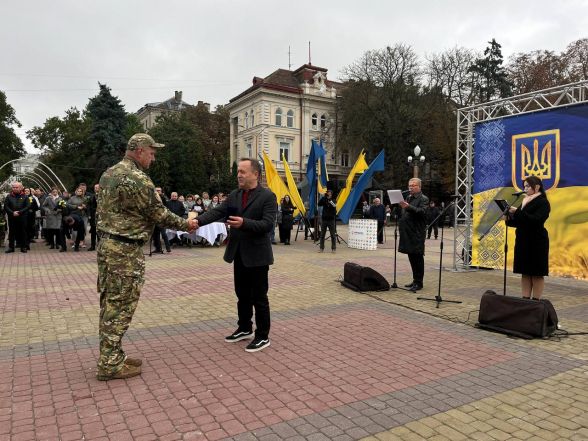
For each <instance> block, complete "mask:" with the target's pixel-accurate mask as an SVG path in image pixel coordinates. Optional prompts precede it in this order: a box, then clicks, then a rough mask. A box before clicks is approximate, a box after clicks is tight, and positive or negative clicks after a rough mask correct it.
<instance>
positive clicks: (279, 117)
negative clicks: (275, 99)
mask: <svg viewBox="0 0 588 441" xmlns="http://www.w3.org/2000/svg"><path fill="white" fill-rule="evenodd" d="M281 125H282V109H281V108H280V107H278V108H277V109H276V126H281Z"/></svg>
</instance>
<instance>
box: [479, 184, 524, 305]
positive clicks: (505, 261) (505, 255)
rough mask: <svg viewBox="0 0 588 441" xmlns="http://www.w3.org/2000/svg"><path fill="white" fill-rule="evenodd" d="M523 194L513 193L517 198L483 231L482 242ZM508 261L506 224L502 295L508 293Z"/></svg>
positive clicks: (480, 239)
mask: <svg viewBox="0 0 588 441" xmlns="http://www.w3.org/2000/svg"><path fill="white" fill-rule="evenodd" d="M522 195H523V193H520V192H519V193H514V194H513V196H516V199H515V200H514V201H512V203H511V204H508V203H507V205H506V207H505V208H504V210H503V211H502V212H501V213H500V215H499V216H498V217H497V218H496V219H495V220H494V222H492V225H490V227H489V228H488V229H487V230H486V231H484V233H482V235H481V236H480V238H479V239H478V240H479V241H480V242H481V241H482V239H484V238H485V237H486V236H487V235H488V233H489V232H490V230H492V228H493V227H494V225H496V224H497V223H498V222H499V221H500V219H502V217H503V216H508V210H509V209H510V207H512V206H513V205H514V204H515V203H516V202H517V201H518V200H519V198H520V197H521V196H522ZM507 262H508V226H506V231H505V234H504V269H503V276H502V295H503V296H505V295H506V266H507V265H506V264H507Z"/></svg>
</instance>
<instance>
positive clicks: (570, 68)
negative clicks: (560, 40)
mask: <svg viewBox="0 0 588 441" xmlns="http://www.w3.org/2000/svg"><path fill="white" fill-rule="evenodd" d="M561 57H562V59H563V60H565V66H566V74H567V75H566V76H567V78H568V79H569V81H573V82H575V81H582V80H588V38H581V39H579V40H576V41H574V42H572V43H570V44H569V45H568V47H567V48H566V50H565V52H564V53H563V54H562V56H561Z"/></svg>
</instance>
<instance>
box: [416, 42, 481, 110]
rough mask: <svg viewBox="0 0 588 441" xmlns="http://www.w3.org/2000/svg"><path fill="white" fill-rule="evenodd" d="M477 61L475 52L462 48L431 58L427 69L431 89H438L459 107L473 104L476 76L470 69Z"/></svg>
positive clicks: (427, 78)
mask: <svg viewBox="0 0 588 441" xmlns="http://www.w3.org/2000/svg"><path fill="white" fill-rule="evenodd" d="M475 59H476V54H475V52H474V51H472V50H471V49H466V48H461V47H454V48H452V49H448V50H446V51H444V52H441V53H438V54H433V55H431V56H429V57H428V58H427V62H426V67H425V77H426V80H427V85H428V87H429V89H435V88H438V89H439V90H440V91H441V93H443V95H445V96H446V97H447V99H449V100H451V101H453V102H454V103H455V104H456V105H457V106H458V107H464V106H468V105H470V104H472V103H473V102H474V93H475V89H474V87H473V86H474V84H475V79H476V75H475V74H474V73H473V72H472V71H471V70H470V69H471V67H472V66H473V64H474V61H475Z"/></svg>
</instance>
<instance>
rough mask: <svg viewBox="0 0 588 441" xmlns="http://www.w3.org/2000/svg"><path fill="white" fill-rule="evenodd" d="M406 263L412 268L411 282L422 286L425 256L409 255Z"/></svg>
mask: <svg viewBox="0 0 588 441" xmlns="http://www.w3.org/2000/svg"><path fill="white" fill-rule="evenodd" d="M408 261H409V262H410V267H411V268H412V280H413V281H414V282H415V283H418V284H419V285H422V284H423V279H424V277H425V256H423V255H422V254H409V255H408Z"/></svg>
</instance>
